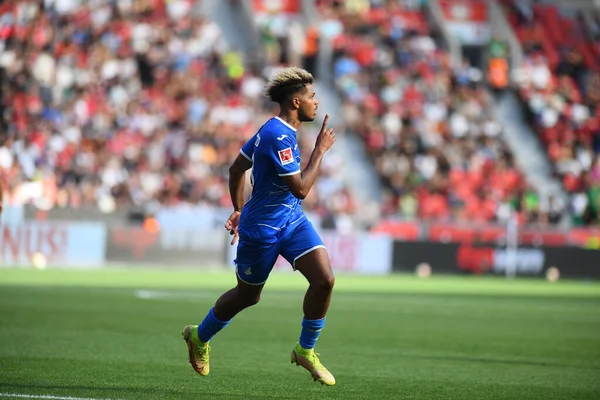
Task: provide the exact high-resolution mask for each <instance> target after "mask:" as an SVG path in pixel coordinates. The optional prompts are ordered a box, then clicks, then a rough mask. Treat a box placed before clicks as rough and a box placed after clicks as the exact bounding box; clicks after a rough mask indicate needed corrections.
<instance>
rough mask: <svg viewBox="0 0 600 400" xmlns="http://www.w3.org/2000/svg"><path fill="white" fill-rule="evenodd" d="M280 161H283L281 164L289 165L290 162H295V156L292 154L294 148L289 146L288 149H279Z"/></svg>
mask: <svg viewBox="0 0 600 400" xmlns="http://www.w3.org/2000/svg"><path fill="white" fill-rule="evenodd" d="M278 153H279V161H281V165H287V164H289V163H292V162H294V156H293V155H292V148H291V147H288V148H287V149H283V150H279V151H278Z"/></svg>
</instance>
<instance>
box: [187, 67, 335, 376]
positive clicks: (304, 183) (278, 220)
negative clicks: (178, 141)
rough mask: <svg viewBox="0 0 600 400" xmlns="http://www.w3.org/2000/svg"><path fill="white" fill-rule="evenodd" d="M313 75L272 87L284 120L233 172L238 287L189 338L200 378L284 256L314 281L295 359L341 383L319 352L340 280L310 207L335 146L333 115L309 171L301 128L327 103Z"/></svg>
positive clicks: (280, 78) (265, 130) (270, 126)
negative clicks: (221, 337) (214, 346)
mask: <svg viewBox="0 0 600 400" xmlns="http://www.w3.org/2000/svg"><path fill="white" fill-rule="evenodd" d="M312 83H313V77H312V75H311V74H310V73H309V72H307V71H305V70H303V69H301V68H298V67H288V68H284V69H282V70H281V71H280V72H279V73H277V74H276V75H275V76H274V77H273V78H272V79H271V80H270V81H269V82H268V83H267V86H266V96H267V97H268V98H269V99H270V100H272V101H274V102H277V103H279V106H280V112H279V115H278V116H277V117H274V118H271V119H269V120H268V121H267V122H266V123H265V124H264V125H263V126H262V127H261V128H260V129H259V130H258V132H257V133H256V134H255V135H254V136H253V137H252V138H251V139H250V140H249V141H248V142H247V143H246V144H245V145H244V146H243V147H242V149H241V150H240V154H239V155H238V157H237V158H236V160H235V161H234V162H233V164H232V165H231V167H230V168H229V191H230V194H231V200H232V202H233V208H234V211H233V213H232V214H231V216H230V217H229V219H228V220H227V222H226V223H225V229H227V230H228V231H229V233H230V234H231V235H233V239H232V241H231V244H232V245H233V244H234V243H235V242H236V240H237V239H238V237H239V244H238V248H237V254H236V259H235V261H234V262H235V265H236V272H237V286H236V287H234V288H233V289H231V290H229V291H228V292H226V293H224V294H223V295H222V296H221V297H219V299H218V300H217V302H216V304H215V305H214V307H213V308H211V309H210V311H209V312H208V315H207V316H206V317H205V318H204V320H203V321H202V323H201V324H200V325H188V326H186V327H185V328H184V329H183V332H182V335H183V338H184V340H185V341H186V343H187V346H188V352H189V361H190V363H191V364H192V367H193V368H194V370H195V371H196V372H197V373H199V374H200V375H203V376H206V375H208V373H209V358H208V353H209V351H210V347H209V345H208V344H209V341H210V340H211V339H212V338H213V336H215V334H217V332H219V331H220V330H221V329H223V328H225V327H226V326H227V325H228V324H229V322H230V321H231V319H232V318H233V317H234V316H235V315H236V314H237V313H239V312H240V311H242V310H243V309H245V308H247V307H250V306H253V305H255V304H256V303H258V301H259V299H260V294H261V292H262V289H263V287H264V285H265V282H266V281H267V278H268V276H269V274H270V272H271V269H272V268H273V265H274V264H275V261H276V260H277V257H278V256H279V254H281V255H282V256H283V257H284V258H285V259H286V260H287V261H288V262H289V263H290V264H291V266H292V267H293V269H294V270H298V271H300V272H301V273H302V274H303V275H304V276H305V277H306V279H307V280H308V283H309V287H308V290H307V292H306V295H305V297H304V305H303V311H304V318H303V319H302V325H301V326H302V330H301V333H300V339H299V341H298V343H296V345H295V347H294V348H293V350H292V354H291V362H292V363H295V364H297V365H299V366H302V367H304V368H305V369H307V370H308V371H309V372H310V373H311V374H312V377H313V379H314V380H315V381H319V382H321V384H325V385H334V384H335V378H334V377H333V375H332V374H331V373H330V372H329V371H328V370H327V369H326V368H325V367H324V366H323V364H321V362H320V361H319V358H318V357H317V355H316V354H315V351H314V347H315V344H316V342H317V339H318V337H319V334H320V332H321V330H322V329H323V327H324V326H325V315H326V314H327V309H328V308H329V301H330V299H331V292H332V289H333V284H334V276H333V272H332V270H331V266H330V263H329V257H328V255H327V251H326V249H325V246H324V245H323V241H322V240H321V238H320V237H319V235H318V234H317V232H316V231H315V229H314V228H313V226H312V224H311V223H310V222H309V221H308V219H307V218H306V215H305V214H304V211H303V210H302V199H304V198H305V197H306V196H307V195H308V192H309V191H310V189H311V187H312V186H313V184H314V183H315V180H316V178H317V174H318V171H319V168H320V165H321V161H322V159H323V156H324V154H325V152H326V151H327V150H329V148H330V147H331V146H332V145H333V143H334V142H335V133H334V131H333V129H328V128H327V120H328V118H329V116H328V115H325V118H324V120H323V126H322V127H321V131H320V132H319V134H318V136H317V140H316V143H315V147H314V150H313V151H312V154H311V156H310V160H309V162H308V164H307V166H306V168H305V169H304V170H301V169H300V150H299V149H298V143H297V141H296V130H297V129H298V127H299V126H300V125H301V124H302V122H305V121H313V120H314V118H315V116H316V113H317V108H318V105H319V102H318V100H317V98H316V97H315V92H314V90H313V86H312ZM249 169H252V171H251V180H250V181H251V183H252V186H253V188H252V195H251V196H250V200H249V201H248V202H247V203H246V204H244V197H243V193H244V179H245V173H246V171H247V170H249Z"/></svg>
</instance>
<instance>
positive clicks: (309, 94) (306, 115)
mask: <svg viewBox="0 0 600 400" xmlns="http://www.w3.org/2000/svg"><path fill="white" fill-rule="evenodd" d="M317 108H319V100H317V96H316V94H315V91H314V89H313V86H312V85H307V86H306V90H305V91H304V92H303V93H302V94H301V95H300V107H299V108H298V119H300V121H302V122H309V121H313V120H314V119H315V117H316V116H317Z"/></svg>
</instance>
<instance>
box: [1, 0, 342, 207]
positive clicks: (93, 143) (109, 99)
mask: <svg viewBox="0 0 600 400" xmlns="http://www.w3.org/2000/svg"><path fill="white" fill-rule="evenodd" d="M200 9H201V7H199V5H198V4H197V2H196V1H192V0H170V1H163V0H125V1H110V0H94V1H83V0H46V1H33V0H24V1H16V0H9V1H3V2H2V3H1V4H0V75H1V81H0V85H1V87H0V91H1V98H0V103H1V107H2V110H1V111H2V114H3V117H4V118H3V120H4V126H3V127H2V129H1V131H0V132H1V133H0V179H2V180H4V181H5V182H6V184H7V186H8V192H7V196H6V197H7V198H8V201H9V202H11V203H13V204H27V203H32V204H35V205H36V206H37V207H39V208H43V209H50V208H52V207H62V208H67V207H68V208H74V209H77V208H82V207H99V208H100V209H101V210H103V211H105V212H110V211H112V210H114V209H116V208H117V207H123V206H128V205H132V204H138V205H148V204H149V205H152V204H160V205H166V206H174V205H179V204H207V205H214V206H222V207H230V205H231V201H230V196H229V191H228V186H227V176H228V171H227V169H228V167H229V165H230V163H231V162H232V161H233V159H234V158H235V157H236V156H237V155H238V154H239V149H240V147H241V146H242V145H243V144H244V142H245V141H246V140H247V139H248V138H250V136H252V135H253V134H254V133H255V132H256V130H257V129H258V128H259V127H260V126H261V125H262V124H263V123H264V122H265V121H266V119H268V118H270V117H271V116H273V115H275V113H276V112H277V105H276V104H274V103H268V102H267V100H266V99H265V98H264V96H263V86H264V83H265V79H266V78H267V77H268V76H266V75H267V74H268V73H269V72H270V71H271V69H269V68H266V69H263V68H262V67H260V66H255V65H252V64H250V63H248V62H246V60H244V58H243V56H242V54H241V53H240V52H238V51H237V49H235V48H232V47H231V46H230V45H229V43H227V42H226V41H225V40H224V37H223V33H222V32H221V30H220V28H219V26H218V25H217V24H215V23H214V22H211V21H210V20H208V19H206V18H205V17H204V16H203V15H201V14H200V13H199V12H198V10H200ZM267 67H269V66H267ZM300 136H302V135H300ZM307 138H308V139H310V136H307ZM300 144H301V146H304V147H306V146H311V144H312V143H308V142H307V141H306V140H305V141H304V142H301V143H300ZM309 150H310V148H309ZM304 154H306V153H304ZM303 161H304V162H307V161H308V160H307V159H306V160H303ZM335 167H336V165H335V160H332V162H330V163H329V164H328V165H326V166H325V168H324V170H323V175H324V179H322V182H321V184H320V185H319V186H318V187H317V188H315V190H313V191H311V195H310V196H309V197H308V198H307V199H306V200H305V207H306V208H307V209H308V210H310V211H314V212H318V213H320V214H321V215H327V214H328V213H334V212H336V211H337V210H338V209H340V207H345V208H348V204H350V203H351V201H350V200H351V199H349V198H348V197H349V193H348V191H347V190H346V189H345V188H344V187H343V186H342V185H340V184H339V183H338V182H337V181H336V180H335V179H334V177H333V176H331V174H330V171H331V170H333V169H335ZM248 183H249V182H248ZM246 187H247V195H248V194H249V190H250V187H249V185H247V186H246ZM321 193H322V194H321Z"/></svg>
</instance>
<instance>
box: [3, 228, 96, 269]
mask: <svg viewBox="0 0 600 400" xmlns="http://www.w3.org/2000/svg"><path fill="white" fill-rule="evenodd" d="M105 254H106V228H105V226H104V224H102V223H93V222H89V223H88V222H73V223H71V222H69V223H57V222H42V223H40V222H30V223H22V224H6V225H0V266H3V267H11V266H31V265H33V264H34V261H35V263H36V264H37V265H38V266H46V265H47V266H60V267H78V268H86V267H88V268H89V267H100V266H102V265H103V264H104V262H105Z"/></svg>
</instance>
